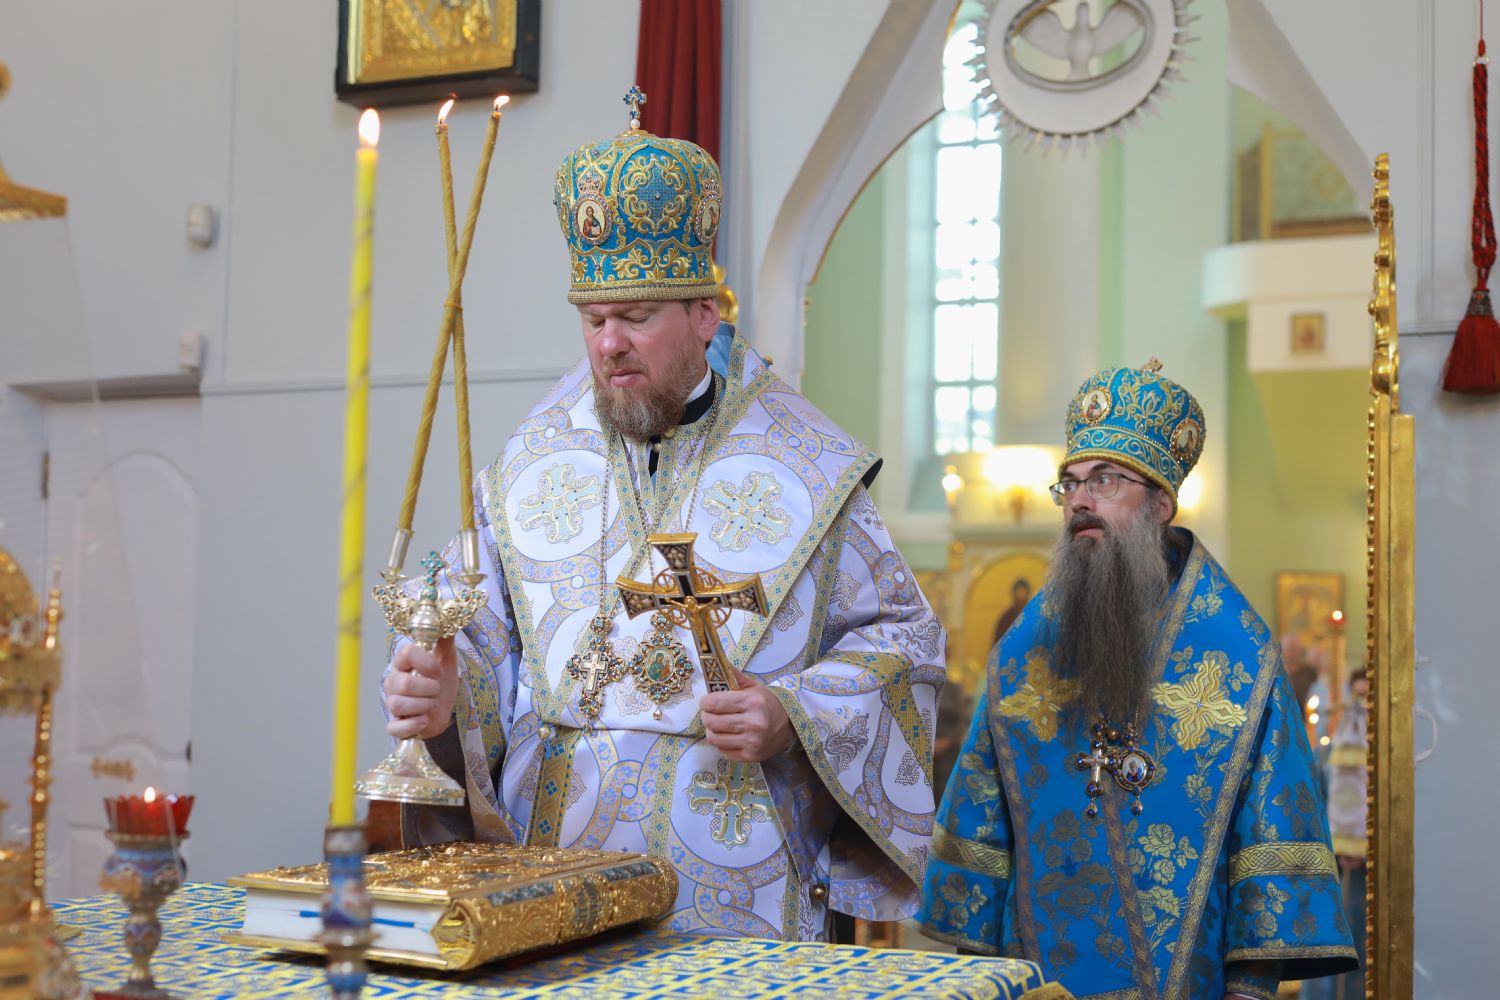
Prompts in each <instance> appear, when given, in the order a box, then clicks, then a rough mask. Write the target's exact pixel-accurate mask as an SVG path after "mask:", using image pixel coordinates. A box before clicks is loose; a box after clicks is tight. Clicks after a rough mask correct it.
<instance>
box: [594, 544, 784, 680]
mask: <svg viewBox="0 0 1500 1000" xmlns="http://www.w3.org/2000/svg"><path fill="white" fill-rule="evenodd" d="M697 537H698V536H697V534H696V533H694V532H691V531H689V532H686V533H684V534H680V535H651V536H649V537H648V538H647V539H646V542H647V544H649V545H650V546H651V547H652V548H654V549H656V551H657V552H659V553H660V554H661V557H662V559H663V560H664V561H665V562H666V564H667V568H666V569H664V570H662V571H661V572H660V573H658V574H656V579H655V580H653V581H652V582H651V583H640V582H638V581H636V580H631V579H629V578H628V577H623V576H622V577H620V579H618V580H616V581H615V585H616V586H617V587H619V589H620V600H621V602H622V603H623V604H624V605H625V612H626V614H628V615H630V617H632V618H634V617H636V616H637V615H642V614H645V613H647V612H648V611H657V610H660V611H661V612H662V613H663V614H665V615H666V616H667V617H668V618H670V619H671V620H672V623H673V624H674V625H680V626H686V627H687V628H689V629H691V630H692V633H693V641H694V643H695V644H696V645H697V648H698V662H699V663H700V664H702V665H703V679H704V681H705V682H706V683H707V685H708V690H710V691H732V690H734V689H736V688H738V687H739V685H738V684H736V683H735V682H734V673H733V671H732V670H730V667H729V657H727V656H725V655H724V646H723V644H722V643H720V641H719V626H720V625H723V624H724V623H725V622H727V621H728V620H729V612H731V611H747V612H749V613H750V614H755V615H760V616H761V617H765V614H766V592H765V588H764V587H762V586H761V582H760V576H759V575H758V574H756V575H752V576H750V577H749V578H748V579H745V580H740V581H737V582H735V583H725V582H724V581H723V580H721V579H719V578H718V577H716V576H714V575H713V574H712V573H710V572H708V571H707V570H703V569H699V568H698V566H696V565H695V564H694V563H693V542H694V541H695V540H696V539H697Z"/></svg>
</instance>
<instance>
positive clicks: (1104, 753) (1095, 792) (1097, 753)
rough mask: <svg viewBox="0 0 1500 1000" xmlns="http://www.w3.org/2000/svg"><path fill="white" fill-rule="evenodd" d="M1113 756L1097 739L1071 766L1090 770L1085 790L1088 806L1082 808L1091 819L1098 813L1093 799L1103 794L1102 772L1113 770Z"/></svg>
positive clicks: (1081, 769)
mask: <svg viewBox="0 0 1500 1000" xmlns="http://www.w3.org/2000/svg"><path fill="white" fill-rule="evenodd" d="M1114 765H1115V762H1114V758H1112V757H1111V756H1110V755H1109V751H1108V750H1107V749H1106V748H1105V747H1104V746H1103V745H1101V744H1100V743H1098V742H1097V741H1096V742H1095V743H1094V748H1093V750H1092V751H1091V752H1089V753H1081V754H1079V755H1078V758H1077V759H1076V760H1075V761H1074V762H1073V766H1074V767H1076V768H1078V770H1080V771H1090V772H1091V773H1090V774H1089V783H1088V787H1087V788H1086V789H1085V791H1086V792H1087V793H1088V797H1089V807H1088V808H1087V809H1085V810H1084V815H1085V816H1087V817H1088V818H1089V819H1093V818H1094V817H1095V816H1097V815H1099V807H1098V805H1097V804H1095V802H1094V800H1095V799H1097V798H1098V797H1099V796H1101V795H1103V794H1104V772H1105V771H1113V770H1114Z"/></svg>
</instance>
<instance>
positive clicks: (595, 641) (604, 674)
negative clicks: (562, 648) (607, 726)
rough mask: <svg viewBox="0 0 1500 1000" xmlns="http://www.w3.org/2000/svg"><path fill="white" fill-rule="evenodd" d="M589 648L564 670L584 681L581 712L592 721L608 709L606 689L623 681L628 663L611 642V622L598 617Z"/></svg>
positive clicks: (571, 659)
mask: <svg viewBox="0 0 1500 1000" xmlns="http://www.w3.org/2000/svg"><path fill="white" fill-rule="evenodd" d="M589 631H590V633H591V634H590V635H589V640H588V648H587V649H585V650H584V651H583V652H579V653H574V654H573V655H572V656H570V657H568V662H567V663H566V664H565V665H564V668H563V669H565V670H566V671H567V672H568V676H569V677H571V678H573V679H574V680H575V681H582V682H583V689H582V690H581V691H579V693H578V710H579V711H580V712H582V713H583V715H584V716H585V717H587V718H588V720H589V721H590V722H593V721H594V720H596V719H598V718H599V713H600V712H601V711H602V710H603V709H604V689H605V687H606V686H608V685H610V684H613V683H614V682H615V681H617V680H619V679H620V677H621V675H622V674H623V673H624V667H625V665H624V663H622V662H621V660H620V657H619V656H618V655H617V654H616V653H615V651H614V647H612V646H611V645H610V643H609V619H608V618H603V617H596V618H595V619H594V620H593V621H592V622H590V623H589Z"/></svg>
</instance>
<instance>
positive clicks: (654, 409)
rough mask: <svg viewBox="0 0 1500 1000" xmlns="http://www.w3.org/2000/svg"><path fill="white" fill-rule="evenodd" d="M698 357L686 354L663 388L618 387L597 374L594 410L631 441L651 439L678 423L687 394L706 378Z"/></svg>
mask: <svg viewBox="0 0 1500 1000" xmlns="http://www.w3.org/2000/svg"><path fill="white" fill-rule="evenodd" d="M699 360H700V359H699V358H697V357H695V356H693V355H686V356H684V357H682V358H680V359H679V360H678V361H677V362H676V363H674V364H673V366H672V367H671V368H670V369H668V370H667V373H666V377H665V379H664V380H663V385H662V387H661V388H660V389H654V390H647V391H645V392H632V391H631V390H629V389H616V388H615V387H614V386H612V385H610V384H609V382H608V374H609V373H608V371H606V372H605V375H606V378H604V379H601V378H599V376H598V375H595V376H594V412H595V413H596V414H597V415H598V417H599V421H600V422H601V423H602V424H604V426H605V427H612V428H614V429H615V430H617V431H619V432H620V433H621V434H623V435H624V436H625V437H627V438H629V439H630V440H632V441H649V440H650V439H651V438H654V437H660V436H661V435H662V434H664V433H666V431H667V429H668V428H670V427H675V426H677V422H678V421H679V420H681V419H682V411H683V410H684V409H685V408H686V407H687V402H688V395H689V394H690V393H691V392H692V391H693V388H694V387H695V386H696V385H697V384H698V382H699V380H700V379H701V378H702V377H703V367H702V365H701V364H700V363H699Z"/></svg>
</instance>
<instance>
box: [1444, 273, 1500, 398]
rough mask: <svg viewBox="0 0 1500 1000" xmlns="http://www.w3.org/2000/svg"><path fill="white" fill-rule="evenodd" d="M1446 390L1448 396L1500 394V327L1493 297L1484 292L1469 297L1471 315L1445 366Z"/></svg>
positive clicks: (1461, 327) (1479, 290)
mask: <svg viewBox="0 0 1500 1000" xmlns="http://www.w3.org/2000/svg"><path fill="white" fill-rule="evenodd" d="M1443 388H1444V389H1445V390H1446V391H1448V392H1470V393H1481V394H1489V393H1495V392H1500V323H1497V322H1495V314H1494V311H1493V310H1492V309H1491V308H1490V293H1489V292H1488V291H1487V290H1485V289H1482V288H1477V289H1475V290H1474V294H1473V295H1471V296H1470V297H1469V311H1468V314H1467V315H1465V316H1464V319H1463V322H1462V323H1460V324H1458V336H1456V337H1454V338H1453V347H1452V348H1451V349H1450V350H1449V351H1448V360H1447V361H1446V362H1444V364H1443Z"/></svg>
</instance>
